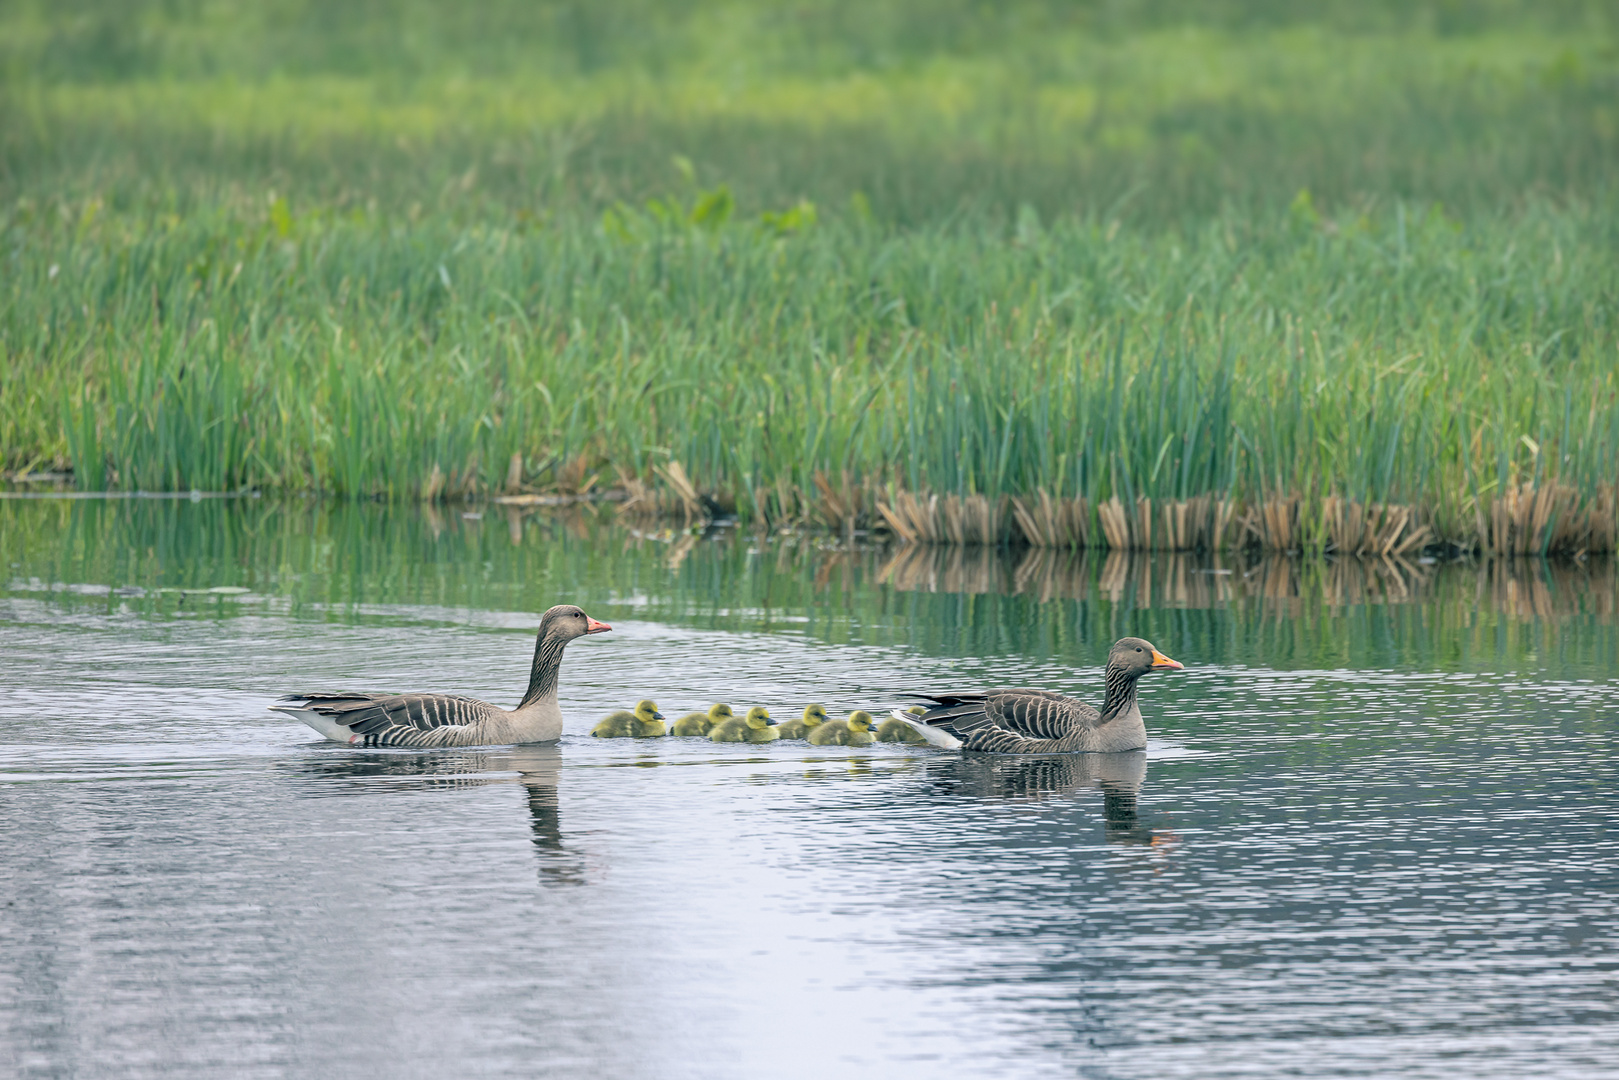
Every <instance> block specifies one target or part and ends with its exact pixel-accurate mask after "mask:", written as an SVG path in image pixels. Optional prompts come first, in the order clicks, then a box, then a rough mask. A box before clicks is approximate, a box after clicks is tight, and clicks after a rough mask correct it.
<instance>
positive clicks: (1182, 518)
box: [1096, 495, 1235, 551]
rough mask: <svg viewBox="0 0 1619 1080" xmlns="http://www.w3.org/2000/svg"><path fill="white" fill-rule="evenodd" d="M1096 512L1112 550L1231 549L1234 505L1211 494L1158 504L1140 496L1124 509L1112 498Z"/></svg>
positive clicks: (1117, 500)
mask: <svg viewBox="0 0 1619 1080" xmlns="http://www.w3.org/2000/svg"><path fill="white" fill-rule="evenodd" d="M1096 513H1097V517H1098V518H1099V519H1100V520H1101V523H1102V533H1103V535H1104V536H1105V537H1106V538H1107V546H1108V547H1109V548H1112V549H1113V550H1115V551H1199V550H1201V551H1219V550H1221V549H1222V548H1225V547H1228V546H1230V539H1231V538H1230V530H1231V525H1232V522H1233V519H1234V517H1235V506H1234V505H1233V504H1232V503H1231V502H1230V501H1229V500H1226V499H1217V498H1215V497H1214V496H1213V495H1197V496H1194V497H1193V498H1190V499H1176V500H1170V499H1165V500H1162V501H1159V502H1157V503H1155V502H1154V501H1153V500H1152V499H1149V498H1147V497H1145V496H1142V497H1140V498H1138V499H1136V504H1135V506H1134V507H1133V508H1126V507H1125V505H1124V504H1123V503H1122V502H1120V501H1119V499H1118V498H1117V497H1114V498H1112V499H1109V500H1107V501H1106V502H1104V503H1102V504H1101V505H1099V506H1098V507H1097V508H1096Z"/></svg>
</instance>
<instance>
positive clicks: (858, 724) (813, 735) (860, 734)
mask: <svg viewBox="0 0 1619 1080" xmlns="http://www.w3.org/2000/svg"><path fill="white" fill-rule="evenodd" d="M809 741H810V742H811V743H812V744H813V745H815V746H870V745H871V744H872V743H874V742H876V741H877V736H876V734H875V733H873V731H872V730H871V714H870V713H869V712H867V711H866V710H864V709H856V710H855V711H854V712H852V713H850V714H849V718H848V719H847V720H828V721H827V722H826V723H824V724H822V725H821V726H820V727H818V728H816V729H815V730H814V731H812V732H810V733H809Z"/></svg>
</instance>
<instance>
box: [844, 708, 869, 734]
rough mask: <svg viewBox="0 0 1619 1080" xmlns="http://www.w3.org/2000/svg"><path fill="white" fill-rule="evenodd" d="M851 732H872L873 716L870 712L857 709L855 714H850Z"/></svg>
mask: <svg viewBox="0 0 1619 1080" xmlns="http://www.w3.org/2000/svg"><path fill="white" fill-rule="evenodd" d="M849 730H850V731H870V730H871V714H870V713H869V712H867V711H866V710H865V709H856V710H855V711H854V712H852V713H850V714H849Z"/></svg>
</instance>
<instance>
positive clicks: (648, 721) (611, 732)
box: [590, 699, 669, 739]
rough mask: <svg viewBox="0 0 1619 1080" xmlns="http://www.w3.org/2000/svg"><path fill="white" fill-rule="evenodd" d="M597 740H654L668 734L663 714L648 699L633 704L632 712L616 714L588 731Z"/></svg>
mask: <svg viewBox="0 0 1619 1080" xmlns="http://www.w3.org/2000/svg"><path fill="white" fill-rule="evenodd" d="M590 733H591V734H592V735H594V736H595V737H596V738H598V739H655V738H657V737H658V736H660V735H667V734H668V733H669V729H668V727H667V726H666V725H665V724H664V722H663V714H662V713H661V712H659V711H658V706H657V704H656V703H655V702H653V701H652V700H650V699H643V700H641V701H638V702H636V703H635V711H634V712H623V711H620V712H616V713H614V714H613V715H611V716H609V717H607V718H606V719H604V720H603V721H602V722H601V723H599V724H597V725H596V726H595V727H593V728H591V729H590Z"/></svg>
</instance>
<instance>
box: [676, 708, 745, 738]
mask: <svg viewBox="0 0 1619 1080" xmlns="http://www.w3.org/2000/svg"><path fill="white" fill-rule="evenodd" d="M735 716H736V714H735V713H733V712H732V711H731V707H730V706H729V705H725V704H721V703H716V704H713V705H710V706H709V707H708V711H707V712H694V713H687V714H686V715H685V716H682V717H681V718H680V719H679V720H676V721H675V726H674V728H673V729H672V731H671V734H674V735H707V734H708V733H709V732H710V731H713V730H714V725H715V724H721V723H724V722H725V721H727V720H730V719H733V718H734V717H735Z"/></svg>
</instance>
